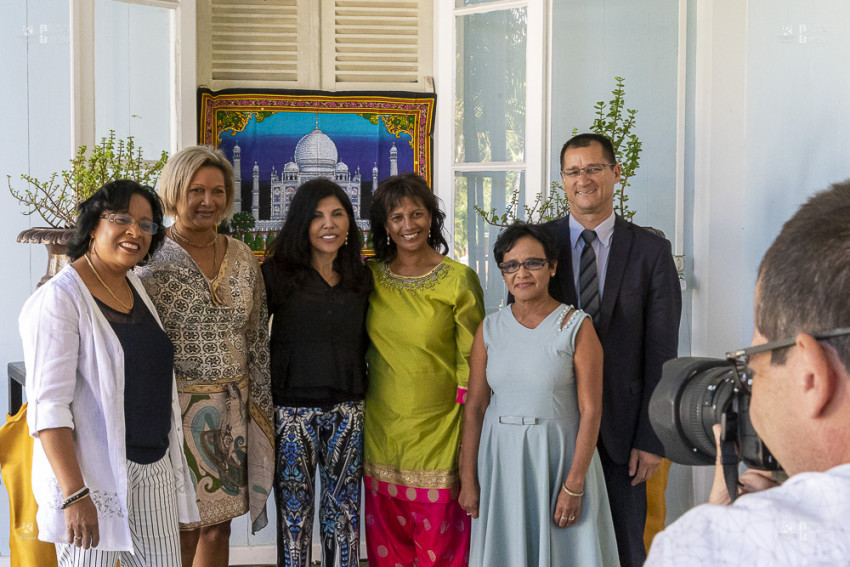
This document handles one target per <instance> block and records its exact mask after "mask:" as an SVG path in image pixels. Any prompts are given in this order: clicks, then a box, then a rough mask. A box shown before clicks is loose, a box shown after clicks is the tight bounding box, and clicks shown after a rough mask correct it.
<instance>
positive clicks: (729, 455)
mask: <svg viewBox="0 0 850 567" xmlns="http://www.w3.org/2000/svg"><path fill="white" fill-rule="evenodd" d="M720 464H721V465H723V480H725V481H726V490H728V491H729V498H731V499H732V502H734V501H735V499H736V498H737V497H738V453H737V451H736V450H735V443H734V441H731V440H721V441H720Z"/></svg>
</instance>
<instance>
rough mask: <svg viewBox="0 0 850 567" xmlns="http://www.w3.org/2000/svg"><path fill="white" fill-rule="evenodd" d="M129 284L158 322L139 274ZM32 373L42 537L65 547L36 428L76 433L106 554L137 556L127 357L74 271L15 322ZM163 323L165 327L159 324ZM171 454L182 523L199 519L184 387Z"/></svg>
mask: <svg viewBox="0 0 850 567" xmlns="http://www.w3.org/2000/svg"><path fill="white" fill-rule="evenodd" d="M127 278H128V279H129V281H130V282H131V283H132V285H133V287H134V288H135V289H136V291H137V292H138V294H139V297H141V298H142V301H144V302H145V305H146V306H147V308H148V309H149V310H150V312H151V313H152V314H153V316H154V318H155V319H156V320H157V322H159V317H158V315H157V312H156V309H155V308H154V306H153V303H151V300H150V298H149V297H148V295H147V294H146V293H145V289H144V287H142V284H141V283H140V282H139V279H138V277H136V275H135V274H133V273H132V272H129V273H128V274H127ZM18 324H19V329H20V332H21V337H22V339H23V346H24V359H25V361H26V369H27V401H28V402H29V406H28V411H27V422H28V425H29V430H30V435H32V436H33V437H34V438H35V443H34V447H33V466H32V486H33V493H34V494H35V498H36V501H37V502H38V513H37V515H36V522H37V523H38V537H39V539H41V540H44V541H50V542H54V543H55V542H63V543H64V542H67V534H66V529H65V513H64V511H63V510H61V509H60V508H59V506H61V504H62V500H63V498H62V493H61V492H60V490H59V484H58V482H57V480H56V476H55V475H54V474H53V469H52V468H51V467H50V463H49V462H48V461H47V457H46V456H45V454H44V450H43V448H42V446H41V442H40V441H39V439H38V433H39V431H41V430H43V429H51V428H56V427H69V428H71V429H72V430H73V435H74V448H75V450H76V454H77V461H78V462H79V464H80V469H81V471H82V473H83V480H84V482H85V484H86V486H88V487H89V489H90V491H91V498H92V501H93V502H94V504H95V507H96V508H97V516H98V524H99V532H100V543H99V544H98V549H100V550H103V551H132V549H133V545H132V540H131V537H130V525H129V522H128V519H127V518H128V516H127V449H126V446H125V445H126V429H125V423H124V351H123V349H122V348H121V343H120V342H119V341H118V337H117V336H116V335H115V333H114V332H113V331H112V327H111V326H110V325H109V322H108V321H107V320H106V318H105V317H104V316H103V313H101V310H100V307H98V305H97V303H95V300H94V297H92V295H91V293H90V292H89V290H88V288H87V287H86V285H85V284H84V283H83V280H82V279H81V278H80V276H79V274H78V273H77V271H76V270H75V269H74V268H72V267H71V266H66V267H65V268H64V269H63V270H62V271H60V272H59V273H58V274H56V275H55V276H53V278H51V279H50V280H49V281H48V282H47V283H45V284H44V285H43V286H41V288H39V289H38V290H37V291H36V292H35V293H34V294H33V295H32V296H31V297H30V298H29V299H28V300H27V301H26V303H25V304H24V307H23V309H22V310H21V315H20V318H19V320H18ZM161 325H162V324H161V323H160V326H161ZM171 390H172V393H171V431H170V432H169V434H168V445H169V446H168V455H169V457H170V459H171V464H172V468H173V470H174V478H175V485H176V487H177V511H178V518H179V520H180V522H181V523H189V522H198V521H200V517H199V515H198V507H197V504H196V502H195V490H194V487H193V484H192V476H191V473H190V471H189V467H188V464H187V462H186V456H185V454H184V452H183V422H182V418H181V413H180V405H179V403H178V401H177V400H178V398H177V383H176V382H174V381H173V380H172V386H171Z"/></svg>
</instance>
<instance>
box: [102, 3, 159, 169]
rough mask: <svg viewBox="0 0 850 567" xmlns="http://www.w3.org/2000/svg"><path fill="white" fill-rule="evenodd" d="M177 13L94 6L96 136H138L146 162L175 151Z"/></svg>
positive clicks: (139, 7) (120, 5)
mask: <svg viewBox="0 0 850 567" xmlns="http://www.w3.org/2000/svg"><path fill="white" fill-rule="evenodd" d="M173 13H174V11H173V10H172V9H169V8H159V7H155V6H143V5H138V4H125V3H123V2H118V1H116V0H96V2H95V135H96V137H97V140H98V141H99V140H100V138H102V137H104V136H107V135H108V134H109V131H110V130H115V133H116V136H118V137H119V138H126V137H127V136H133V137H134V138H135V141H136V145H137V146H141V147H142V149H143V151H144V153H143V157H144V158H145V159H158V158H159V154H160V153H161V152H162V150H171V149H172V148H171V131H172V126H173V124H174V122H175V117H174V115H173V112H172V100H173V97H174V95H173V92H174V63H173V61H174V57H173V43H174V40H173V38H174V34H173V31H172V30H173V26H172V18H173Z"/></svg>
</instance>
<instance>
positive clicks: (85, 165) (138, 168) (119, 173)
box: [6, 130, 168, 228]
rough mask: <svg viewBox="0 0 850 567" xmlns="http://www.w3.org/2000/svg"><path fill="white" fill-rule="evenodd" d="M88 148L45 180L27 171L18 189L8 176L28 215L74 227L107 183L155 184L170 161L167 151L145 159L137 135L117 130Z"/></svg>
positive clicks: (80, 148)
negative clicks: (119, 136)
mask: <svg viewBox="0 0 850 567" xmlns="http://www.w3.org/2000/svg"><path fill="white" fill-rule="evenodd" d="M87 151H88V148H87V147H86V146H80V147H79V148H78V149H77V153H76V155H75V156H74V157H73V158H71V167H70V168H69V169H65V170H62V171H61V172H57V173H54V174H52V175H51V176H50V177H49V178H48V179H47V180H46V181H41V180H39V179H36V178H35V177H33V176H31V175H27V174H22V175H21V179H22V180H23V181H26V182H27V183H28V185H29V186H28V187H27V188H25V189H23V190H22V191H18V190H16V189H14V188H13V187H12V176H11V175H7V176H6V178H7V183H8V185H9V191H10V192H11V193H12V196H13V197H15V198H16V199H17V200H18V201H19V202H20V203H21V204H22V205H24V206H25V207H26V208H27V211H25V212H24V214H25V215H31V214H33V213H38V214H39V215H40V216H41V218H43V219H44V220H45V222H47V224H49V225H50V226H52V227H54V228H70V227H73V226H74V224H76V221H77V207H78V206H79V204H80V203H82V202H83V201H85V200H86V199H88V198H89V197H91V196H92V195H93V194H94V193H95V192H96V191H97V190H98V189H100V188H101V187H102V186H103V185H105V184H106V183H109V182H111V181H115V180H117V179H132V180H133V181H137V182H139V183H141V184H142V185H149V186H151V187H153V186H154V185H156V182H157V180H158V179H159V174H160V172H161V171H162V168H163V167H164V166H165V162H166V161H167V160H168V152H165V151H163V152H162V154H161V155H160V158H159V159H158V160H157V161H155V162H148V161H145V160H144V159H143V158H142V148H141V147H136V144H135V141H134V140H133V137H132V136H130V137H128V138H127V139H126V140H123V139H121V140H116V138H115V131H113V130H110V132H109V135H108V136H106V137H104V138H101V140H100V144H96V145H95V146H93V147H92V149H91V152H90V155H88V156H87V155H86V154H87Z"/></svg>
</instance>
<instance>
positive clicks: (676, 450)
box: [649, 357, 780, 470]
mask: <svg viewBox="0 0 850 567" xmlns="http://www.w3.org/2000/svg"><path fill="white" fill-rule="evenodd" d="M649 420H650V423H651V424H652V428H653V429H654V430H655V433H656V435H658V438H659V439H660V440H661V443H662V444H663V445H664V452H665V453H666V457H667V458H668V459H670V460H671V461H673V462H674V463H679V464H682V465H713V464H714V462H715V458H716V455H717V446H716V445H715V442H714V433H713V432H712V427H713V426H714V424H716V423H719V424H720V425H721V427H722V430H723V432H722V435H721V439H722V440H723V442H724V443H732V444H734V446H735V449H736V452H737V455H738V456H739V458H740V460H743V461H744V463H745V464H746V465H747V466H748V467H750V468H755V469H762V470H779V469H780V466H779V463H778V462H777V461H776V459H775V458H774V456H773V455H772V454H771V453H770V451H769V450H768V448H767V446H766V445H765V444H764V441H762V440H761V438H760V437H759V436H758V434H757V433H756V430H755V429H754V428H753V424H752V422H751V421H750V395H749V394H747V393H745V392H743V391H742V390H741V388H740V387H739V384H738V380H737V378H736V376H735V371H734V370H733V368H732V367H731V366H730V365H729V363H728V362H727V361H726V360H721V359H715V358H691V357H687V358H675V359H673V360H669V361H667V362H666V363H664V366H663V367H662V370H661V380H660V381H659V383H658V386H656V388H655V391H654V393H653V394H652V399H651V400H650V402H649ZM725 454H726V451H725V450H724V455H725ZM732 455H734V453H732ZM737 460H738V459H735V460H734V461H733V463H736V462H737ZM724 464H730V463H728V462H727V461H726V460H725V461H724Z"/></svg>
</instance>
